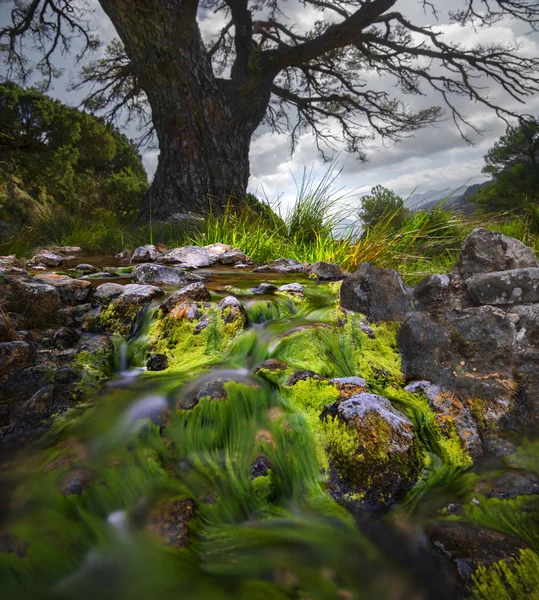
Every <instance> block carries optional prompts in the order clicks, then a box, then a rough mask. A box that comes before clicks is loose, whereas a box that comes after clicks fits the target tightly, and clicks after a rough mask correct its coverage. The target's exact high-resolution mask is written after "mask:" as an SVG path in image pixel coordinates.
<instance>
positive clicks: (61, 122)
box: [0, 83, 148, 224]
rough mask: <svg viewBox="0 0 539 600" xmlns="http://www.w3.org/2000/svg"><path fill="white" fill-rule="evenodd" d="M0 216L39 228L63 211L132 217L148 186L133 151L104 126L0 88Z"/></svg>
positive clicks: (34, 95)
mask: <svg viewBox="0 0 539 600" xmlns="http://www.w3.org/2000/svg"><path fill="white" fill-rule="evenodd" d="M0 168H1V169H0V170H1V171H2V175H1V176H0V184H1V185H2V188H3V192H4V193H3V194H2V195H0V217H1V218H3V219H7V220H11V221H14V222H17V223H25V224H34V223H35V222H36V221H37V219H38V218H39V217H40V216H44V215H48V214H51V212H52V209H53V208H54V209H56V212H58V210H59V209H61V210H63V211H65V212H68V213H70V214H73V213H77V214H81V213H84V214H87V215H88V216H90V215H91V213H92V212H93V211H94V210H96V209H98V208H104V209H108V210H111V211H114V212H115V213H116V214H117V215H118V216H119V217H121V218H124V219H126V218H129V217H132V216H133V215H134V214H135V211H136V210H137V209H138V206H139V204H140V202H141V200H142V197H143V195H144V194H145V192H146V190H147V187H148V183H147V178H146V173H145V171H144V168H143V166H142V162H141V159H140V155H139V153H138V151H137V149H136V147H135V146H134V145H133V144H132V143H131V142H130V141H129V140H128V139H127V138H126V137H125V136H124V135H122V134H120V133H119V132H118V131H117V130H116V129H114V128H112V127H110V126H109V125H107V124H106V123H105V122H104V121H103V120H101V119H98V118H96V117H94V116H92V115H89V114H87V113H84V112H81V111H79V110H76V109H74V108H71V107H68V106H65V105H64V104H62V103H61V102H59V101H57V100H53V99H51V98H49V97H48V96H45V95H43V94H41V93H39V92H38V91H36V90H32V89H28V90H25V89H23V88H21V87H19V86H17V85H15V84H13V83H6V84H4V85H1V86H0Z"/></svg>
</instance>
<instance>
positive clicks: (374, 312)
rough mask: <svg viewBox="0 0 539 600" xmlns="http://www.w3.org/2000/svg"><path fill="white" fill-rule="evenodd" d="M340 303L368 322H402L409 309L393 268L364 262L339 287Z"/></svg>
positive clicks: (400, 282) (403, 288) (404, 291)
mask: <svg viewBox="0 0 539 600" xmlns="http://www.w3.org/2000/svg"><path fill="white" fill-rule="evenodd" d="M341 306H342V307H343V308H346V309H348V310H352V311H354V312H359V313H362V314H364V315H365V316H366V317H367V318H368V319H369V320H371V321H402V320H404V317H405V315H406V313H407V312H408V310H409V302H408V297H407V294H406V289H405V287H404V283H403V282H402V279H401V278H400V277H399V275H398V274H397V273H396V272H395V271H393V270H392V269H379V268H378V267H375V266H374V265H371V264H370V263H368V262H364V263H363V264H362V265H361V266H360V267H359V269H358V270H357V271H356V272H355V273H352V274H351V275H350V276H349V277H347V278H346V279H345V280H344V281H343V284H342V286H341Z"/></svg>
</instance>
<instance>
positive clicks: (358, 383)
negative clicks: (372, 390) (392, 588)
mask: <svg viewBox="0 0 539 600" xmlns="http://www.w3.org/2000/svg"><path fill="white" fill-rule="evenodd" d="M328 383H329V384H330V385H334V386H335V387H336V388H337V389H338V390H339V399H341V400H344V399H347V398H350V397H351V396H355V395H356V394H360V393H361V392H368V391H369V386H368V384H367V382H366V380H365V379H363V377H335V378H333V379H330V380H329V381H328Z"/></svg>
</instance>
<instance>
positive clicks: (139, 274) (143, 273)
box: [131, 263, 200, 285]
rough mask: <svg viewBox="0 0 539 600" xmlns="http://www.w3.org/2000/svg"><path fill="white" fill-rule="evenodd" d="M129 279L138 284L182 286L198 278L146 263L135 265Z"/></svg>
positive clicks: (173, 269) (163, 266) (170, 268)
mask: <svg viewBox="0 0 539 600" xmlns="http://www.w3.org/2000/svg"><path fill="white" fill-rule="evenodd" d="M131 279H132V280H133V281H136V282H137V283H140V284H149V285H184V284H185V283H187V282H188V281H196V280H199V279H200V278H199V277H197V276H196V275H191V274H190V273H186V272H185V271H182V270H181V269H178V268H174V267H167V266H165V265H157V264H150V263H148V264H141V265H137V266H136V267H135V268H134V269H133V272H132V273H131Z"/></svg>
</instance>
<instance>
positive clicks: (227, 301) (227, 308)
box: [217, 296, 247, 327]
mask: <svg viewBox="0 0 539 600" xmlns="http://www.w3.org/2000/svg"><path fill="white" fill-rule="evenodd" d="M217 308H218V309H219V310H220V311H221V315H222V317H223V321H224V322H225V324H230V323H235V324H236V325H237V326H238V327H244V325H245V323H246V322H247V313H246V311H245V308H244V306H243V304H242V303H241V302H240V301H239V300H238V299H237V298H235V297H234V296H226V297H225V298H223V299H222V300H220V301H219V302H218V303H217Z"/></svg>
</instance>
